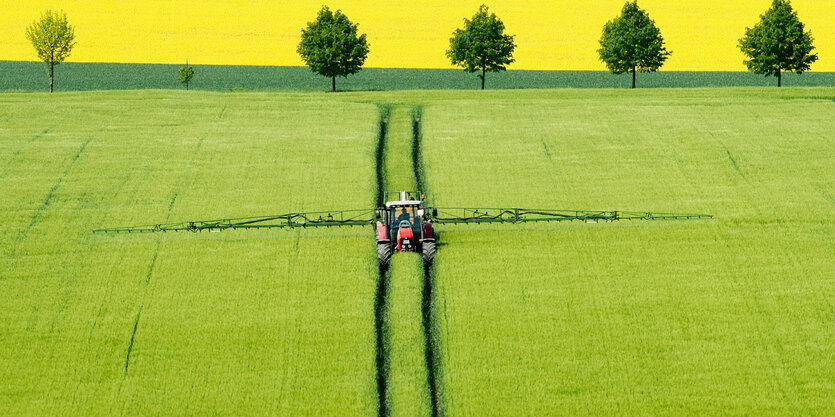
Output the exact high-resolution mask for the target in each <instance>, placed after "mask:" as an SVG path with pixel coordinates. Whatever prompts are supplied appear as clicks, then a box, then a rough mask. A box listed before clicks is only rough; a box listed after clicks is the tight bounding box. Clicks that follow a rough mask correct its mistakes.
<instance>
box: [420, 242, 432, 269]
mask: <svg viewBox="0 0 835 417" xmlns="http://www.w3.org/2000/svg"><path fill="white" fill-rule="evenodd" d="M422 246H423V248H422V249H423V250H422V254H423V261H424V262H426V263H428V264H431V263H432V261H434V260H435V242H423V245H422Z"/></svg>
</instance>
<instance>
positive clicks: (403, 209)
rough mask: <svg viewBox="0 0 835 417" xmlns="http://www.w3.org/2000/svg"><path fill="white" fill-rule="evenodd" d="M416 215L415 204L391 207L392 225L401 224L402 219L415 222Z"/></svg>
mask: <svg viewBox="0 0 835 417" xmlns="http://www.w3.org/2000/svg"><path fill="white" fill-rule="evenodd" d="M415 216H417V207H415V206H400V207H392V208H391V218H392V220H393V221H392V222H391V223H392V225H399V224H400V222H402V221H404V220H405V221H408V222H409V223H411V224H415Z"/></svg>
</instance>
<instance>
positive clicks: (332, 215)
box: [93, 207, 713, 233]
mask: <svg viewBox="0 0 835 417" xmlns="http://www.w3.org/2000/svg"><path fill="white" fill-rule="evenodd" d="M435 210H437V213H434V215H432V216H429V220H432V221H433V222H434V223H436V224H473V223H475V224H478V223H526V222H554V221H556V222H560V221H574V220H579V221H584V222H587V223H597V222H598V221H605V222H612V221H616V220H688V219H711V218H713V216H712V215H710V214H678V213H652V212H636V211H591V210H549V209H524V208H461V207H458V208H437V209H433V210H431V211H432V212H434V211H435ZM375 221H376V219H375V210H337V211H319V212H308V213H287V214H278V215H273V216H260V217H237V218H227V219H217V220H197V221H189V222H178V223H160V224H152V225H144V226H127V227H112V228H102V229H95V230H93V233H153V232H168V231H189V232H200V231H203V230H208V231H212V232H214V231H222V230H226V229H276V228H277V229H282V228H297V227H334V226H366V225H373V224H374V223H375Z"/></svg>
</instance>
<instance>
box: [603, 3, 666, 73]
mask: <svg viewBox="0 0 835 417" xmlns="http://www.w3.org/2000/svg"><path fill="white" fill-rule="evenodd" d="M597 53H598V54H600V60H601V61H603V62H604V63H606V67H608V68H609V71H611V72H612V74H623V73H624V72H631V73H632V88H635V78H636V77H635V73H636V72H637V71H641V72H654V71H658V69H659V68H661V66H662V65H664V61H666V60H667V58H668V57H669V56H670V54H672V51H668V50H667V48H666V47H665V46H664V38H663V37H661V31H660V30H658V28H657V27H656V26H655V22H654V21H653V20H652V19H650V18H649V14H647V12H646V11H645V10H643V9H641V8H640V7H638V2H637V1H635V0H633V1H627V2H626V4H624V5H623V10H621V12H620V16H618V17H616V18H614V19H613V20H610V21H608V22H607V23H606V25H604V26H603V35H602V36H601V37H600V49H598V50H597Z"/></svg>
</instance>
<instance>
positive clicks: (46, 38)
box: [26, 10, 75, 93]
mask: <svg viewBox="0 0 835 417" xmlns="http://www.w3.org/2000/svg"><path fill="white" fill-rule="evenodd" d="M26 38H27V39H29V41H30V42H32V46H34V47H35V51H37V52H38V58H40V59H41V60H42V61H43V62H45V63H46V64H47V68H46V73H47V75H49V92H50V93H51V92H52V87H53V84H54V75H55V65H58V64H60V63H61V62H64V60H65V59H66V58H67V57H68V56H69V55H70V51H72V48H73V46H75V41H74V40H75V28H73V27H72V26H70V24H69V23H68V22H67V14H66V13H64V11H63V10H62V11H60V12H53V11H52V10H47V11H46V12H44V13H43V15H41V19H40V20H36V21H34V22H32V24H31V25H29V27H28V28H26Z"/></svg>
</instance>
